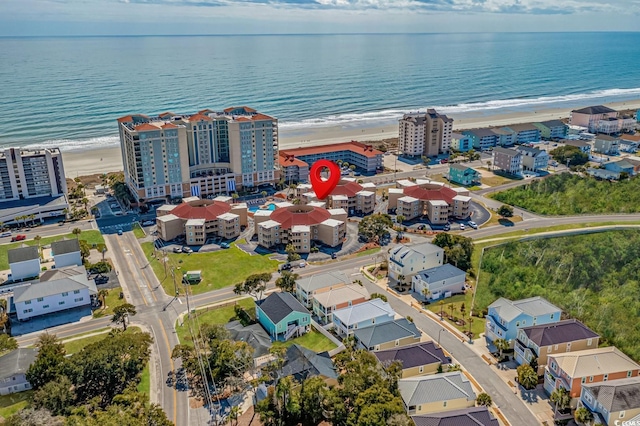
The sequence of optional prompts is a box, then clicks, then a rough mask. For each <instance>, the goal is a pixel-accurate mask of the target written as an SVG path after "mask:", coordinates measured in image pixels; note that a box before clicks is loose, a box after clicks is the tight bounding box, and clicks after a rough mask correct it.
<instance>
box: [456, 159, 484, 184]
mask: <svg viewBox="0 0 640 426" xmlns="http://www.w3.org/2000/svg"><path fill="white" fill-rule="evenodd" d="M449 181H450V182H453V183H457V184H459V185H465V186H469V185H474V184H476V183H479V182H480V173H478V172H477V171H475V170H473V169H472V168H471V167H467V166H463V165H461V164H450V165H449Z"/></svg>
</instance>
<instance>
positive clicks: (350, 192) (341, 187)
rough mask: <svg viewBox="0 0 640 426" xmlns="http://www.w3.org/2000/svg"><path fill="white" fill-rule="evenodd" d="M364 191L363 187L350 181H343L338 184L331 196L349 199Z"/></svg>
mask: <svg viewBox="0 0 640 426" xmlns="http://www.w3.org/2000/svg"><path fill="white" fill-rule="evenodd" d="M360 191H362V185H360V184H359V183H356V182H353V181H350V180H341V181H340V182H338V184H337V185H336V187H335V188H334V190H333V191H331V195H346V196H347V197H355V195H356V194H357V193H358V192H360Z"/></svg>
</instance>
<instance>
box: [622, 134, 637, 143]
mask: <svg viewBox="0 0 640 426" xmlns="http://www.w3.org/2000/svg"><path fill="white" fill-rule="evenodd" d="M620 139H624V140H627V141H631V142H640V133H637V134H635V135H630V134H628V133H624V134H623V135H622V136H620Z"/></svg>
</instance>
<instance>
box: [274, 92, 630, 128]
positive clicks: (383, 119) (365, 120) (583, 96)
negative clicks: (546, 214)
mask: <svg viewBox="0 0 640 426" xmlns="http://www.w3.org/2000/svg"><path fill="white" fill-rule="evenodd" d="M638 96H640V88H632V89H607V90H598V91H594V92H589V93H578V94H571V95H563V96H542V97H538V98H515V99H499V100H491V101H484V102H472V103H461V104H457V105H431V106H426V107H420V108H413V109H387V110H381V111H375V112H365V113H347V114H334V115H328V116H325V117H320V118H311V119H305V120H299V121H286V120H283V121H280V122H279V123H278V126H279V127H280V129H282V130H284V131H287V130H297V129H304V128H320V127H333V126H345V127H350V126H352V127H358V126H367V125H371V124H374V123H375V124H376V125H388V124H391V123H393V122H395V121H396V120H398V119H399V118H401V117H402V115H403V114H406V113H410V112H416V111H425V110H426V109H427V108H435V109H436V110H437V111H438V112H439V113H443V114H452V115H456V114H459V115H465V116H473V115H476V114H481V113H486V112H490V113H491V114H498V113H500V112H511V111H516V110H517V111H527V110H531V111H533V110H534V109H539V108H540V107H544V108H545V109H551V108H557V107H562V106H567V107H580V105H579V102H581V101H584V103H585V105H584V106H587V105H586V104H587V103H588V102H587V101H598V100H605V101H606V102H618V101H622V100H625V99H632V98H634V97H638Z"/></svg>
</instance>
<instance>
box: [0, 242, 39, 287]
mask: <svg viewBox="0 0 640 426" xmlns="http://www.w3.org/2000/svg"><path fill="white" fill-rule="evenodd" d="M7 257H8V258H9V268H10V269H11V279H12V280H13V281H19V280H23V279H25V278H33V277H37V276H38V275H40V253H38V247H36V246H30V247H20V248H15V249H11V250H8V252H7Z"/></svg>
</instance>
